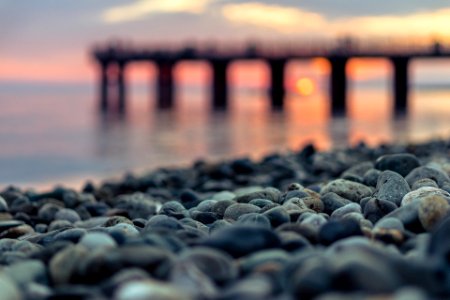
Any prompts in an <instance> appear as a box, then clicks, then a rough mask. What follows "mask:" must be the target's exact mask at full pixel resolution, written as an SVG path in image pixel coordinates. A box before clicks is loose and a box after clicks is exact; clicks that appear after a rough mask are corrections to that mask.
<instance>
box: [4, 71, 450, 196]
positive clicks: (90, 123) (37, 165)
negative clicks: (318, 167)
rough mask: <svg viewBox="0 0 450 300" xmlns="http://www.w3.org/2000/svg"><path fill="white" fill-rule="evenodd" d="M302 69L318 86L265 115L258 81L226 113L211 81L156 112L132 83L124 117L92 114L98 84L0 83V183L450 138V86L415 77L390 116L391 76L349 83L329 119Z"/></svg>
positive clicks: (292, 93) (322, 91)
mask: <svg viewBox="0 0 450 300" xmlns="http://www.w3.org/2000/svg"><path fill="white" fill-rule="evenodd" d="M305 70H306V71H304V72H306V73H304V74H306V75H305V76H308V78H310V77H311V78H313V79H314V83H315V87H314V91H313V92H312V93H311V94H308V95H302V94H299V93H298V91H297V90H296V89H295V86H294V88H292V87H289V86H288V88H289V92H288V94H287V96H286V100H285V101H286V102H285V104H286V105H285V110H284V111H283V112H272V111H271V109H270V105H269V99H268V98H267V95H266V92H265V90H264V85H266V83H265V82H264V80H262V81H261V82H262V83H261V84H260V85H258V84H256V85H254V84H251V82H252V81H249V82H250V84H247V85H246V84H234V85H233V86H232V87H231V94H230V103H229V104H230V105H229V110H228V111H227V112H222V113H217V112H215V113H214V112H211V109H210V106H209V99H208V97H209V96H208V95H209V93H208V85H207V83H202V82H200V83H198V82H179V85H178V88H177V91H176V100H175V101H176V105H175V107H174V109H173V110H171V111H158V110H157V109H155V99H154V96H153V93H152V87H151V86H150V87H145V86H142V85H134V86H133V87H131V88H130V90H129V91H128V97H129V101H128V103H127V111H126V114H125V115H123V116H119V115H114V114H110V115H102V114H99V113H98V110H97V106H98V103H97V97H96V87H95V85H94V84H92V85H73V84H64V85H62V84H58V85H52V84H32V85H30V84H27V85H24V84H14V85H11V84H9V85H5V84H3V85H1V84H0V187H4V186H7V185H9V184H14V185H18V186H22V187H35V188H38V189H43V188H48V187H51V186H53V185H55V184H63V185H65V186H69V187H75V188H77V187H80V186H81V185H82V183H83V182H85V180H87V179H89V180H93V181H95V182H98V181H101V180H104V179H108V178H117V177H118V176H122V175H123V174H124V173H125V172H128V171H132V172H136V173H140V172H145V171H147V170H151V169H153V168H156V167H161V166H177V165H189V164H191V163H192V162H193V161H194V160H196V159H199V158H206V159H209V160H219V159H224V158H225V159H226V158H232V157H239V156H250V157H252V158H256V159H257V158H260V157H262V156H263V155H266V154H270V153H272V152H275V151H282V152H285V151H291V150H298V149H300V148H301V147H302V146H304V145H305V144H307V143H314V144H315V145H316V146H317V148H319V149H329V148H331V147H342V146H346V145H352V144H355V143H358V142H359V141H365V142H366V143H367V144H369V145H378V144H380V143H389V142H421V141H427V140H429V139H432V138H450V122H449V121H450V89H449V88H447V86H448V87H450V84H448V85H447V84H446V83H445V82H444V83H439V84H438V85H436V84H434V82H429V81H427V80H423V79H420V78H419V80H415V81H414V82H413V85H412V89H411V95H410V101H409V105H410V106H409V113H408V114H407V115H406V116H404V117H402V118H396V117H394V115H393V114H392V110H391V106H392V101H391V96H390V90H389V82H388V80H382V81H379V80H368V81H366V82H362V81H361V82H353V81H352V82H351V83H350V90H349V99H348V113H347V117H346V118H344V117H340V118H332V117H331V116H330V115H329V100H328V96H327V93H326V90H327V87H326V80H325V77H326V76H324V75H323V74H321V73H320V72H319V73H317V72H316V73H315V74H316V75H314V74H312V73H314V72H313V71H311V70H308V69H307V68H305ZM308 72H309V73H308ZM311 72H312V73H311ZM188 73H189V72H188ZM244 73H245V72H244ZM300 73H301V72H300ZM311 74H312V75H311ZM430 74H431V73H430ZM294 75H295V76H294V77H295V78H298V76H302V75H301V74H298V73H295V72H294ZM314 76H315V77H314ZM130 77H132V76H130ZM237 77H239V76H237ZM291 77H292V76H291ZM427 78H429V77H427ZM238 79H239V78H238ZM200 81H201V80H200ZM291 81H292V80H291ZM237 82H238V83H239V82H245V79H242V80H240V81H239V80H237ZM288 82H289V79H288Z"/></svg>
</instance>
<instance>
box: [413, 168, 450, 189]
mask: <svg viewBox="0 0 450 300" xmlns="http://www.w3.org/2000/svg"><path fill="white" fill-rule="evenodd" d="M424 178H429V179H432V180H434V181H435V182H436V183H437V185H438V186H439V187H442V186H444V185H445V184H448V183H449V182H450V178H449V177H448V175H447V174H445V173H444V172H442V171H439V170H437V169H434V168H430V167H427V166H422V167H417V168H415V169H414V170H412V171H411V173H409V174H408V176H406V177H405V179H406V181H407V182H408V184H409V185H410V186H413V185H414V183H415V182H416V181H418V180H421V179H424Z"/></svg>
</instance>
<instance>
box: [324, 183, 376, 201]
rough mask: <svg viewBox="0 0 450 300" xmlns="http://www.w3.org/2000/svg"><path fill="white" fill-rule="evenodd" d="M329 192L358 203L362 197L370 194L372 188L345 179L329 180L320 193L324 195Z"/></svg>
mask: <svg viewBox="0 0 450 300" xmlns="http://www.w3.org/2000/svg"><path fill="white" fill-rule="evenodd" d="M329 192H334V193H336V194H338V195H339V196H341V197H343V198H345V199H348V200H350V201H353V202H358V203H359V201H361V199H362V198H365V197H368V196H371V195H372V190H371V189H370V188H369V187H368V186H366V185H364V184H361V183H358V182H353V181H349V180H345V179H336V180H333V181H331V182H329V183H328V184H327V185H325V186H324V187H323V188H322V190H321V191H320V194H321V195H325V194H326V193H329Z"/></svg>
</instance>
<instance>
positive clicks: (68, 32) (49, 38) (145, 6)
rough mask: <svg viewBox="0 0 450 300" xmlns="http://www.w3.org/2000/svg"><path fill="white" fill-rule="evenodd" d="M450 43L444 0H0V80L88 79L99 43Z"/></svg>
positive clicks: (448, 15)
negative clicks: (91, 53)
mask: <svg viewBox="0 0 450 300" xmlns="http://www.w3.org/2000/svg"><path fill="white" fill-rule="evenodd" d="M349 35H350V36H354V37H357V38H364V39H368V38H372V37H373V38H375V39H384V38H401V39H405V40H406V39H411V40H412V41H414V42H415V41H421V40H432V39H440V40H442V41H444V42H445V41H450V4H449V2H448V1H442V0H430V1H423V0H408V1H392V0H379V1H361V0H340V1H336V0H321V1H317V0H303V1H302V0H281V1H268V0H261V1H243V0H240V1H239V0H95V1H93V0H77V1H67V0H39V1H27V0H0V82H28V81H45V82H81V83H84V82H92V80H93V78H94V76H95V72H94V70H93V67H92V65H91V64H90V60H89V56H88V50H89V48H90V47H91V46H92V45H94V44H95V43H97V42H105V41H108V40H110V39H124V40H127V41H133V42H136V43H152V42H184V41H186V42H188V41H191V40H196V41H200V42H201V41H223V42H226V41H246V40H258V41H264V40H268V41H273V40H280V41H292V40H295V41H310V40H315V39H333V38H338V37H342V36H349Z"/></svg>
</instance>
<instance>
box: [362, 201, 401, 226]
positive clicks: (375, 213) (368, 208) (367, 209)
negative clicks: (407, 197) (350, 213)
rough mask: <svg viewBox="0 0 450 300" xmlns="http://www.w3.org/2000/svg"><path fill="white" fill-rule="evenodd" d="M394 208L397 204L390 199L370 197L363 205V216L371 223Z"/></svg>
mask: <svg viewBox="0 0 450 300" xmlns="http://www.w3.org/2000/svg"><path fill="white" fill-rule="evenodd" d="M396 208H397V205H395V204H394V203H393V202H392V201H388V200H382V199H378V198H371V199H370V200H369V201H368V202H367V203H366V205H365V206H364V217H365V218H366V219H367V220H369V221H371V222H372V223H376V222H377V221H378V220H380V219H381V218H383V217H384V216H385V215H387V214H388V213H390V212H392V211H394V210H395V209H396Z"/></svg>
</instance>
